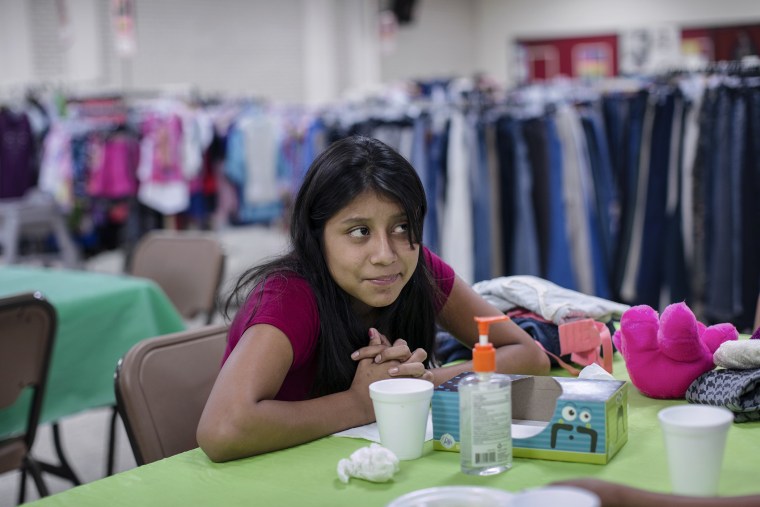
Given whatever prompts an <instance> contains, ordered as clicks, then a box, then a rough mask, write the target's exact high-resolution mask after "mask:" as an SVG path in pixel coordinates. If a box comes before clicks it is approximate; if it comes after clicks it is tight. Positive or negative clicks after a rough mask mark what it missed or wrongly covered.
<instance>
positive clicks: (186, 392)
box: [114, 324, 228, 465]
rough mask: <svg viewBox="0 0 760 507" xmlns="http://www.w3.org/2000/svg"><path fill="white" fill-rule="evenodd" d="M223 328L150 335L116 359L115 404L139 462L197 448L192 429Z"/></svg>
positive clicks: (220, 349) (210, 381)
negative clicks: (119, 358) (118, 359)
mask: <svg viewBox="0 0 760 507" xmlns="http://www.w3.org/2000/svg"><path fill="white" fill-rule="evenodd" d="M227 327H228V326H227V325H221V324H215V325H211V326H204V327H201V328H196V329H192V330H189V331H180V332H179V333H172V334H167V335H162V336H157V337H155V338H149V339H147V340H143V341H141V342H139V343H137V344H136V345H135V346H134V347H132V348H131V349H130V350H129V351H128V352H127V354H126V355H125V356H124V357H123V358H122V359H121V360H120V361H119V364H118V366H117V368H116V375H115V382H114V383H115V391H116V404H117V406H118V409H119V413H120V414H121V417H122V420H123V421H124V426H125V428H126V430H127V435H128V437H129V441H130V444H131V445H132V451H133V452H134V454H135V460H136V462H137V464H138V465H143V464H145V463H152V462H153V461H157V460H159V459H163V458H166V457H169V456H173V455H175V454H178V453H180V452H184V451H187V450H190V449H194V448H196V447H198V443H197V440H196V438H195V430H196V428H197V426H198V421H199V420H200V418H201V412H203V407H204V405H205V404H206V400H207V399H208V396H209V394H210V393H211V388H212V387H213V385H214V381H215V380H216V376H217V374H218V373H219V365H220V364H221V359H222V355H223V353H224V347H225V344H226V338H227Z"/></svg>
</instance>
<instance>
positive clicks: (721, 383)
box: [686, 369, 760, 423]
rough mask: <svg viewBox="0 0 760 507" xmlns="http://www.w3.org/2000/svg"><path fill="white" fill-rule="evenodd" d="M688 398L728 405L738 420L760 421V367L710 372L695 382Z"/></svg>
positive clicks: (703, 402)
mask: <svg viewBox="0 0 760 507" xmlns="http://www.w3.org/2000/svg"><path fill="white" fill-rule="evenodd" d="M686 399H687V400H688V401H689V402H690V403H701V404H702V405H716V406H719V407H726V408H727V409H729V410H730V411H731V412H733V413H734V422H737V423H740V422H747V421H760V369H754V370H712V371H708V372H707V373H704V374H702V375H700V376H699V378H697V380H695V381H694V382H692V384H691V385H690V386H689V389H687V390H686Z"/></svg>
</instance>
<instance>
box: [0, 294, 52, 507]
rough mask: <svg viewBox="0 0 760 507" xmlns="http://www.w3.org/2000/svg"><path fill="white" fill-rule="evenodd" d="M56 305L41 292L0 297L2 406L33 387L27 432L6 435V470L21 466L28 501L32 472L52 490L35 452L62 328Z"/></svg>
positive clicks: (1, 463)
mask: <svg viewBox="0 0 760 507" xmlns="http://www.w3.org/2000/svg"><path fill="white" fill-rule="evenodd" d="M56 325H57V320H56V312H55V308H53V306H52V305H51V304H50V303H48V302H47V301H46V300H45V298H44V297H43V296H42V294H40V293H39V292H35V293H27V294H19V295H15V296H8V297H4V298H0V409H4V408H7V407H10V406H11V405H13V404H14V403H15V402H16V401H17V400H18V399H19V397H20V396H21V393H22V392H23V391H25V390H27V389H31V391H32V396H31V401H30V403H29V415H28V418H27V421H26V426H25V428H24V430H23V432H22V433H21V434H18V435H13V436H8V437H4V438H2V439H0V473H5V472H9V471H12V470H21V483H20V486H19V497H18V498H19V500H18V502H19V503H20V504H21V503H24V498H25V496H26V476H27V474H29V475H31V476H32V479H33V480H34V483H35V485H36V486H37V491H38V492H39V495H40V497H43V496H47V495H48V489H47V487H46V485H45V482H44V480H43V479H42V471H43V469H44V466H43V464H42V463H40V462H38V461H37V460H36V459H34V458H33V457H32V455H31V450H32V445H34V438H35V436H36V435H37V426H38V424H39V421H40V413H41V411H42V401H43V398H44V395H45V383H46V382H47V376H48V369H49V366H50V356H51V352H52V350H53V342H54V340H55V331H56Z"/></svg>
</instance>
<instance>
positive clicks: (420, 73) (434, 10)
mask: <svg viewBox="0 0 760 507" xmlns="http://www.w3.org/2000/svg"><path fill="white" fill-rule="evenodd" d="M475 6H476V3H475V2H470V1H469V0H417V3H416V4H415V11H414V13H415V14H414V22H413V23H411V24H409V25H401V26H399V28H398V31H397V33H396V37H395V46H396V47H395V50H394V51H393V52H392V53H390V54H387V55H383V56H382V57H381V62H382V78H383V80H384V81H393V80H398V79H408V78H410V77H412V78H414V77H419V78H439V77H451V76H462V75H471V74H472V73H473V72H475V71H476V70H477V64H478V62H477V59H476V58H475V57H476V45H475V44H476V41H477V37H476V35H477V33H478V27H477V24H476V22H477V19H476V11H475V8H474V7H475Z"/></svg>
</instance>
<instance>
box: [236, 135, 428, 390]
mask: <svg viewBox="0 0 760 507" xmlns="http://www.w3.org/2000/svg"><path fill="white" fill-rule="evenodd" d="M366 191H372V192H376V193H377V194H379V195H382V196H384V197H386V198H389V199H391V200H392V201H394V202H396V203H398V205H399V206H400V207H401V208H402V209H403V210H404V213H405V214H406V217H407V221H408V224H409V228H408V235H409V243H410V245H411V244H414V243H417V244H421V242H422V226H423V221H424V218H425V212H426V211H427V201H426V199H425V190H424V188H423V186H422V182H421V181H420V178H419V176H418V175H417V172H416V171H415V170H414V168H413V167H412V165H411V164H410V163H409V162H408V161H407V160H406V159H404V157H402V156H401V155H400V154H398V153H397V152H396V151H394V150H393V149H392V148H390V147H389V146H387V145H386V144H384V143H382V142H381V141H378V140H377V139H373V138H368V137H362V136H353V137H346V138H343V139H341V140H339V141H336V142H335V143H333V144H331V145H330V146H329V147H328V148H327V149H326V150H324V151H323V152H322V153H321V154H320V155H319V156H318V157H317V158H316V159H315V160H314V162H313V163H312V164H311V166H310V168H309V170H308V172H307V173H306V176H305V177H304V180H303V183H302V184H301V188H300V190H299V191H298V195H297V197H296V200H295V204H294V208H293V216H292V220H291V225H290V242H291V245H290V246H291V248H290V251H289V252H288V253H286V254H285V255H283V256H281V257H278V258H276V259H274V260H271V261H269V262H266V263H264V264H261V265H259V266H256V267H253V268H251V269H249V270H248V271H246V272H245V273H244V274H243V275H242V276H241V277H240V279H239V280H238V282H237V284H236V286H235V289H234V290H233V292H232V294H231V295H230V296H229V298H228V300H227V305H226V309H227V312H228V313H229V309H230V307H232V306H240V304H239V303H240V302H241V301H242V300H243V299H245V298H246V297H248V296H249V294H250V293H251V289H252V288H253V287H255V286H256V285H257V284H260V283H263V282H264V280H265V279H266V278H267V277H269V276H277V275H283V274H286V273H287V272H292V273H295V274H297V275H300V276H302V277H303V278H305V279H306V281H307V282H308V283H309V285H310V286H311V289H312V290H313V292H314V296H315V298H316V301H317V308H318V310H319V322H320V333H319V339H318V343H317V375H316V378H315V384H314V386H313V388H312V395H315V396H316V395H323V394H328V393H333V392H339V391H343V390H346V389H348V388H349V387H350V385H351V382H352V380H353V377H354V374H355V372H356V362H355V361H353V360H352V359H351V353H352V352H353V351H355V350H357V349H359V348H361V347H363V346H365V345H367V344H368V340H369V336H368V331H369V330H368V328H367V327H366V326H365V325H363V324H362V323H361V322H360V320H359V319H358V318H357V316H356V315H355V314H354V312H353V311H352V308H351V300H350V298H349V296H348V295H347V294H346V293H345V292H344V291H343V289H341V288H340V287H339V286H338V285H337V284H336V283H335V281H334V280H333V279H332V276H331V275H330V272H329V270H328V267H327V263H326V262H325V257H324V253H323V243H322V242H323V237H324V227H325V223H326V222H327V221H328V220H329V219H330V218H331V217H332V216H334V215H335V214H336V213H337V212H338V211H340V210H341V209H343V208H344V207H345V206H346V205H347V204H349V203H350V202H351V201H352V200H353V199H354V198H355V197H356V196H358V195H359V194H361V193H363V192H366ZM419 252H420V257H419V261H418V263H417V268H416V269H415V271H414V273H413V274H412V277H411V279H410V280H409V281H408V282H407V284H406V286H405V287H404V288H403V289H402V291H401V293H400V295H399V297H398V298H397V299H396V301H395V302H393V303H392V304H390V305H388V306H387V307H384V308H380V309H378V313H379V317H378V318H377V320H376V322H375V323H374V327H376V328H377V329H378V330H379V331H380V332H381V333H383V334H385V335H386V336H387V337H388V338H389V339H390V340H391V341H393V340H395V339H397V338H403V339H404V340H406V341H407V343H408V344H409V348H410V349H411V350H414V349H416V348H418V347H422V348H424V349H425V350H426V351H427V352H428V356H429V360H430V359H432V355H433V344H434V338H435V305H434V298H436V297H439V294H438V289H437V285H435V283H434V282H433V280H432V278H431V275H430V272H429V270H428V267H427V264H426V262H425V256H424V255H423V254H422V248H420V249H419ZM254 314H255V309H254Z"/></svg>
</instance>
